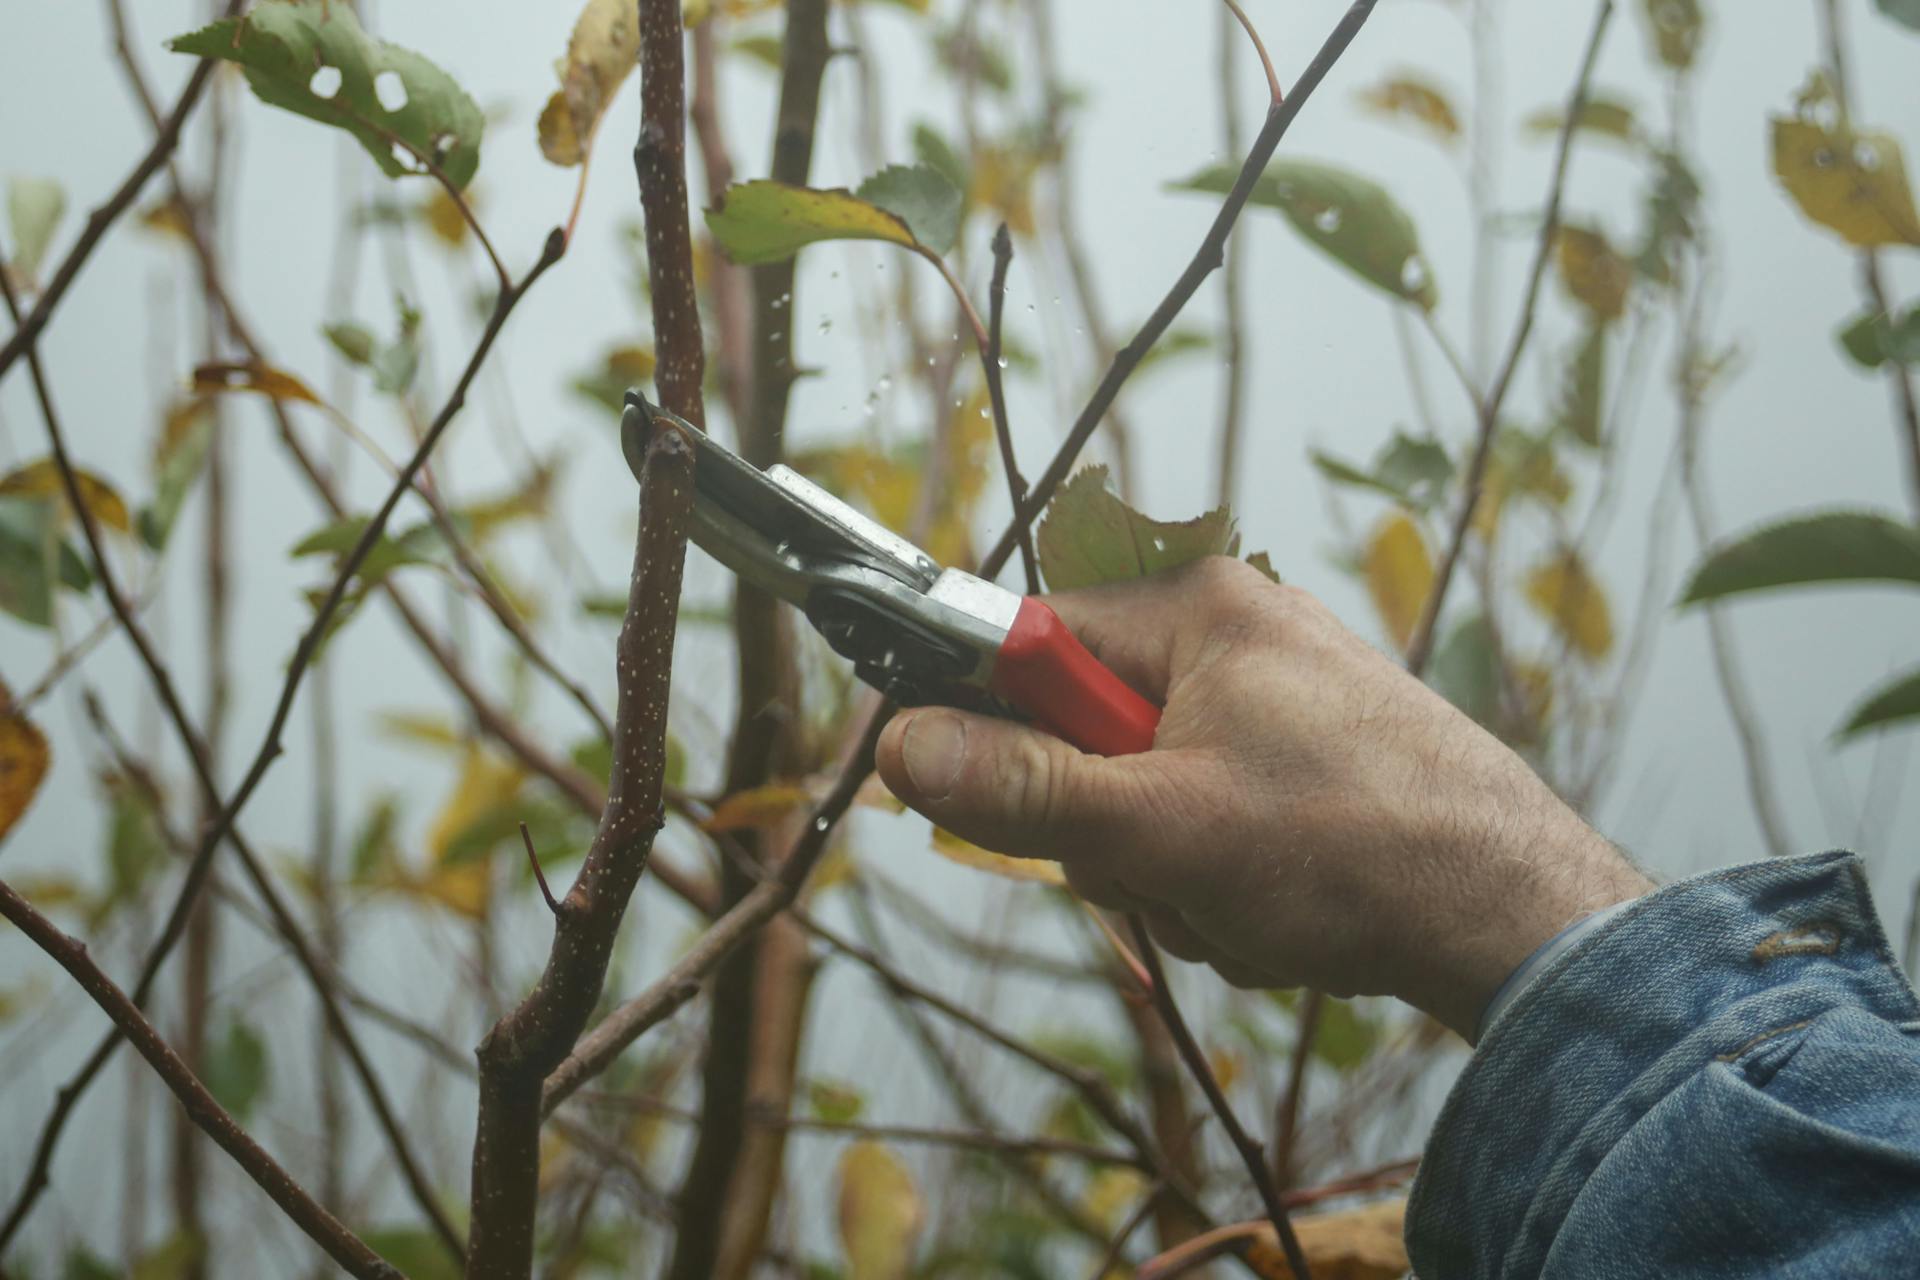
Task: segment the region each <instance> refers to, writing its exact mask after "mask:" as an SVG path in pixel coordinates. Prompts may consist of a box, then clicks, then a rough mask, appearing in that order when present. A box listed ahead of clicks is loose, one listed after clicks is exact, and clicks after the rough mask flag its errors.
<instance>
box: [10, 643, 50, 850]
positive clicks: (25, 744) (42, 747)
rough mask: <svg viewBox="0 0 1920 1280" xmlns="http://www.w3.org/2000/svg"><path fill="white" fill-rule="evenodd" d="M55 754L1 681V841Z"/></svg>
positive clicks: (43, 776) (23, 809)
mask: <svg viewBox="0 0 1920 1280" xmlns="http://www.w3.org/2000/svg"><path fill="white" fill-rule="evenodd" d="M52 755H53V753H52V752H51V751H50V750H49V749H48V748H47V738H46V735H45V734H43V733H41V732H40V730H39V729H38V728H36V727H35V726H34V723H33V722H32V721H31V720H29V719H27V718H26V716H24V715H22V714H20V712H18V711H16V710H15V709H14V706H13V694H12V693H11V692H9V691H8V689H7V686H6V683H5V682H4V681H0V840H4V839H6V836H7V832H8V831H11V830H12V829H13V824H14V823H16V822H18V821H19V820H20V815H21V814H23V813H25V812H26V811H27V806H28V805H30V804H32V803H33V797H34V793H35V792H37V791H39V790H40V781H41V779H43V778H45V777H46V776H47V763H48V761H49V760H50V759H51V758H52Z"/></svg>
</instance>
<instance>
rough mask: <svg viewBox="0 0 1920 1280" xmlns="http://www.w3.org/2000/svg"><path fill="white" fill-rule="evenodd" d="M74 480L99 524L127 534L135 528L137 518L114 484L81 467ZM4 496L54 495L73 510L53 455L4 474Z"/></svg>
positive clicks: (1, 490)
mask: <svg viewBox="0 0 1920 1280" xmlns="http://www.w3.org/2000/svg"><path fill="white" fill-rule="evenodd" d="M73 479H74V483H75V485H76V487H77V488H78V489H79V490H80V500H81V501H82V502H84V503H86V504H87V514H88V515H90V516H92V517H93V519H94V523H95V524H102V525H105V526H106V527H107V528H109V529H112V530H115V531H116V532H119V533H127V532H129V531H130V530H131V529H132V528H133V520H132V518H131V517H130V516H128V514H127V504H126V503H125V502H124V501H123V500H122V499H121V497H120V495H119V493H117V492H116V491H115V490H114V487H113V486H112V485H110V484H108V483H107V482H106V481H105V480H102V479H101V478H100V477H99V476H97V475H95V474H94V473H93V472H91V471H86V470H83V469H81V468H79V467H75V468H74V469H73ZM0 495H5V496H6V497H9V498H50V499H52V500H53V501H55V502H57V503H59V504H60V509H61V510H62V511H67V510H69V508H68V505H67V486H66V484H65V483H64V482H63V481H62V480H61V478H60V464H59V463H57V462H55V461H54V460H53V459H52V458H41V459H40V460H39V461H37V462H29V463H28V464H27V465H26V466H24V467H21V468H19V469H18V470H16V471H13V472H11V473H10V474H8V475H6V476H4V477H0Z"/></svg>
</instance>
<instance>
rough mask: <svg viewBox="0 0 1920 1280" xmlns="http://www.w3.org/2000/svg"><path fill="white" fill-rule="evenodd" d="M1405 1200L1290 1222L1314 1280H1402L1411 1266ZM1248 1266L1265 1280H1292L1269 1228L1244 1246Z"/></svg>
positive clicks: (1265, 1226) (1263, 1228)
mask: <svg viewBox="0 0 1920 1280" xmlns="http://www.w3.org/2000/svg"><path fill="white" fill-rule="evenodd" d="M1406 1219H1407V1202H1406V1201H1405V1200H1383V1201H1380V1202H1378V1203H1376V1204H1369V1205H1362V1206H1361V1207H1360V1208H1358V1209H1346V1210H1342V1211H1341V1212H1339V1213H1320V1214H1315V1215H1313V1216H1312V1217H1309V1218H1295V1219H1294V1220H1293V1229H1294V1233H1295V1234H1296V1235H1298V1236H1299V1237H1300V1251H1301V1252H1302V1253H1304V1254H1306V1255H1307V1265H1308V1266H1310V1267H1312V1268H1313V1274H1314V1277H1315V1280H1400V1277H1402V1276H1404V1275H1405V1274H1406V1273H1407V1268H1408V1266H1409V1265H1410V1264H1409V1263H1408V1261H1407V1246H1406V1243H1405V1241H1404V1239H1403V1238H1402V1231H1403V1230H1404V1228H1405V1225H1406ZM1246 1257H1247V1264H1248V1265H1249V1266H1251V1267H1252V1268H1253V1269H1254V1271H1255V1272H1257V1273H1258V1274H1260V1275H1262V1276H1265V1277H1266V1278H1267V1280H1293V1268H1292V1267H1290V1266H1288V1265H1287V1257H1286V1255H1285V1254H1284V1253H1282V1252H1281V1251H1280V1242H1279V1241H1278V1240H1277V1239H1276V1238H1275V1237H1274V1234H1273V1227H1272V1225H1271V1224H1269V1223H1265V1222H1262V1223H1260V1224H1259V1227H1258V1228H1257V1229H1256V1233H1255V1236H1254V1241H1253V1243H1252V1244H1250V1245H1249V1246H1247V1254H1246Z"/></svg>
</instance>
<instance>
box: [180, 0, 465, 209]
mask: <svg viewBox="0 0 1920 1280" xmlns="http://www.w3.org/2000/svg"><path fill="white" fill-rule="evenodd" d="M167 47H168V48H170V49H172V50H173V51H174V52H176V53H186V54H192V55H194V56H196V57H203V58H224V59H226V60H227V61H229V62H237V63H239V64H240V65H241V66H242V67H244V68H245V69H246V74H247V83H248V84H250V85H252V86H253V92H254V94H255V96H257V97H258V98H259V99H260V100H261V101H262V102H265V103H268V104H269V105H271V106H276V107H284V108H286V109H287V110H288V111H293V112H297V113H298V114H300V115H303V116H306V117H307V118H308V119H310V120H318V121H320V122H321V123H322V124H330V125H335V126H337V127H339V128H342V129H345V130H346V131H347V132H349V133H351V134H352V135H353V136H354V137H355V138H358V139H359V140H360V145H361V146H363V147H365V148H366V149H367V154H368V155H371V156H372V157H373V159H374V162H375V163H376V164H378V165H379V166H380V168H381V170H382V171H383V172H385V173H386V174H387V175H388V176H389V177H395V178H397V177H401V176H402V175H405V174H408V173H418V172H423V171H424V170H423V168H422V167H421V163H420V162H421V161H422V160H426V161H430V162H432V163H433V164H435V165H437V166H438V167H439V169H440V172H441V173H442V174H444V175H445V176H446V179H447V181H449V182H451V183H452V184H453V185H454V186H455V187H464V186H466V185H467V183H468V182H469V181H471V180H472V178H473V174H474V170H476V169H478V168H479V167H480V135H481V133H482V132H483V131H484V130H485V128H486V117H484V116H483V115H481V113H480V108H479V107H478V106H476V105H475V104H474V101H473V99H472V98H469V97H468V96H467V94H466V91H465V90H463V89H461V87H460V86H459V85H458V84H456V83H454V80H453V78H452V77H451V76H449V75H447V73H446V72H444V71H442V70H440V68H438V67H436V66H435V65H434V64H433V63H431V62H429V61H428V60H427V59H426V58H424V57H422V56H421V55H419V54H417V53H414V52H412V51H411V50H407V49H402V48H400V47H398V46H397V45H391V44H388V43H386V42H385V41H383V40H375V39H372V38H370V37H369V36H368V35H367V34H366V33H365V32H364V31H362V30H361V28H360V20H359V18H358V17H357V16H356V15H355V13H354V9H353V6H352V5H350V4H341V3H337V2H336V0H263V2H262V3H260V4H257V5H255V6H254V7H253V8H252V9H250V10H249V11H248V12H247V13H246V14H245V15H244V16H242V17H238V18H223V19H221V20H220V21H218V22H215V23H214V24H212V25H211V26H208V27H203V28H201V29H200V30H199V31H195V32H193V33H191V34H189V35H184V36H179V37H176V38H175V39H173V40H172V41H169V42H168V46H167Z"/></svg>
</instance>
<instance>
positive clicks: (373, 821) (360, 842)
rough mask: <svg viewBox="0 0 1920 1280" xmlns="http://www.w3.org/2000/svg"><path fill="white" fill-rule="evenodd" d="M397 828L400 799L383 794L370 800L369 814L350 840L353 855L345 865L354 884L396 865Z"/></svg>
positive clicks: (397, 856)
mask: <svg viewBox="0 0 1920 1280" xmlns="http://www.w3.org/2000/svg"><path fill="white" fill-rule="evenodd" d="M399 827H400V797H399V796H398V795H396V794H395V793H394V792H391V791H388V792H385V793H383V794H382V795H381V796H380V798H379V799H377V800H376V801H374V805H373V810H372V812H370V813H368V814H367V819H366V821H365V822H363V823H361V824H360V831H359V833H358V834H356V835H355V836H354V838H353V856H352V857H351V858H350V859H349V860H348V862H347V866H348V868H349V874H350V875H351V876H352V878H353V880H354V882H355V883H359V884H364V883H368V882H371V881H373V880H376V879H378V878H379V874H380V873H381V872H382V871H384V870H387V869H389V868H392V867H394V866H397V865H398V864H399V861H400V844H399V841H398V838H397V836H398V832H399Z"/></svg>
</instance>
